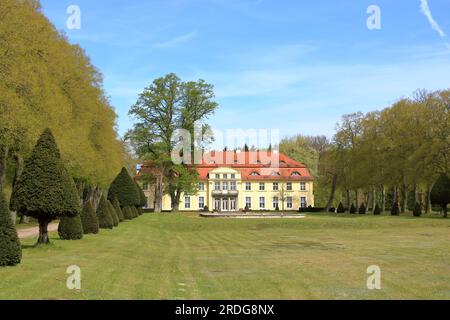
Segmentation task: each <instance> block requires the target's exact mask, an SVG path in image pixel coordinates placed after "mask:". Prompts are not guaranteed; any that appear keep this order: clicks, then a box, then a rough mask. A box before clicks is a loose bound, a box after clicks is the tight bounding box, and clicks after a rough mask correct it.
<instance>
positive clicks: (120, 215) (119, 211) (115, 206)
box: [112, 198, 125, 222]
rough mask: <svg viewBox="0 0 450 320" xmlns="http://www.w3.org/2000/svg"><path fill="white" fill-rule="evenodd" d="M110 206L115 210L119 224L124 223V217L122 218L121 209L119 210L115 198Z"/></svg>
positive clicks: (117, 201)
mask: <svg viewBox="0 0 450 320" xmlns="http://www.w3.org/2000/svg"><path fill="white" fill-rule="evenodd" d="M112 204H113V206H114V209H116V213H117V216H118V217H119V222H122V221H124V220H125V217H124V216H123V212H122V209H121V208H120V203H119V200H117V198H114V200H113V202H112Z"/></svg>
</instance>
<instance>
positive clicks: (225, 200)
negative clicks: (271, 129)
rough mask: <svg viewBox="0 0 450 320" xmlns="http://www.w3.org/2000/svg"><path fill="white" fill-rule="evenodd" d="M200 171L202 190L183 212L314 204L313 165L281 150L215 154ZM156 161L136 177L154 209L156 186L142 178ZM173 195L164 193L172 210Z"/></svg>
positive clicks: (185, 202)
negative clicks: (295, 158)
mask: <svg viewBox="0 0 450 320" xmlns="http://www.w3.org/2000/svg"><path fill="white" fill-rule="evenodd" d="M194 167H195V169H196V170H197V172H198V174H199V185H198V192H197V193H196V194H193V195H189V194H183V195H182V197H181V199H180V205H179V209H180V211H200V210H203V209H205V207H207V209H208V210H209V211H217V212H233V211H242V210H245V209H247V210H252V211H275V210H277V209H279V210H281V211H295V210H298V209H299V208H300V207H308V206H310V205H311V206H314V193H313V191H314V190H313V182H314V181H313V177H312V176H311V174H310V172H309V170H308V168H306V167H305V166H304V165H303V164H301V163H299V162H297V161H294V160H293V159H291V158H289V157H287V156H285V155H284V154H281V153H280V154H278V153H275V152H274V153H269V154H268V153H264V155H263V153H260V152H212V153H210V154H206V155H205V156H204V157H203V161H202V163H201V164H199V165H195V166H194ZM151 171H152V168H151V165H149V164H147V165H143V166H142V167H141V169H140V170H139V171H138V173H137V176H136V180H137V181H140V184H141V185H142V188H143V190H144V193H145V195H146V197H147V202H148V204H147V208H149V209H153V208H154V201H155V188H154V186H153V185H152V184H151V183H148V182H145V181H144V179H142V177H143V176H144V174H143V173H144V172H146V173H147V175H145V176H149V175H151ZM171 209H172V207H171V200H170V196H169V195H164V197H163V210H164V211H170V210H171Z"/></svg>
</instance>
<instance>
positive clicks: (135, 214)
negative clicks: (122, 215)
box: [131, 207, 139, 219]
mask: <svg viewBox="0 0 450 320" xmlns="http://www.w3.org/2000/svg"><path fill="white" fill-rule="evenodd" d="M131 212H132V213H133V219H135V218H137V217H138V216H139V214H138V211H137V209H136V207H131Z"/></svg>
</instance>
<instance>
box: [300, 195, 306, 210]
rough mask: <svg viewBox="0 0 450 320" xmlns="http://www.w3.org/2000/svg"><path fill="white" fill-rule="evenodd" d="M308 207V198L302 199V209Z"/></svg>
mask: <svg viewBox="0 0 450 320" xmlns="http://www.w3.org/2000/svg"><path fill="white" fill-rule="evenodd" d="M307 206H308V202H307V201H306V197H301V198H300V207H302V208H306V207H307Z"/></svg>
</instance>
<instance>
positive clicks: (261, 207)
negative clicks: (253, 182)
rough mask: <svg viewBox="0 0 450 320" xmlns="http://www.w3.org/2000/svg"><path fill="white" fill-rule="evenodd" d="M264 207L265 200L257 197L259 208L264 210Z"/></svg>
mask: <svg viewBox="0 0 450 320" xmlns="http://www.w3.org/2000/svg"><path fill="white" fill-rule="evenodd" d="M265 207H266V198H264V197H259V208H260V209H264V208H265Z"/></svg>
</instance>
